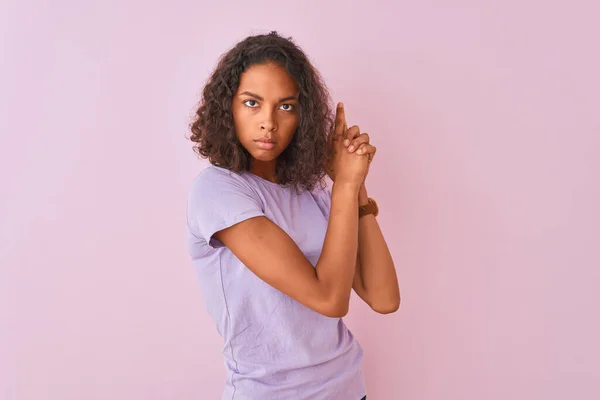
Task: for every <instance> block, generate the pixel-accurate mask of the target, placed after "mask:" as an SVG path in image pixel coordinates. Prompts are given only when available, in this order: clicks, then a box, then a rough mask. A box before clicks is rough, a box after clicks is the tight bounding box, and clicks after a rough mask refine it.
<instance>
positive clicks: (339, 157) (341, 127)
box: [327, 103, 369, 186]
mask: <svg viewBox="0 0 600 400" xmlns="http://www.w3.org/2000/svg"><path fill="white" fill-rule="evenodd" d="M359 133H360V130H359V128H358V126H353V127H351V128H350V129H347V127H346V116H345V113H344V105H343V104H342V103H339V104H338V106H337V109H336V114H335V129H334V131H333V132H332V133H331V134H330V135H329V145H330V146H331V151H332V156H331V159H330V162H329V165H328V168H327V173H328V174H329V177H330V178H331V179H332V180H333V181H334V182H335V183H352V184H357V185H359V186H360V185H361V184H362V183H363V182H364V181H365V179H366V177H367V173H368V171H369V159H368V157H367V156H366V155H361V154H357V153H351V152H349V151H348V150H347V148H346V147H345V146H344V139H346V138H347V137H348V138H349V139H353V138H354V137H355V136H358V134H359Z"/></svg>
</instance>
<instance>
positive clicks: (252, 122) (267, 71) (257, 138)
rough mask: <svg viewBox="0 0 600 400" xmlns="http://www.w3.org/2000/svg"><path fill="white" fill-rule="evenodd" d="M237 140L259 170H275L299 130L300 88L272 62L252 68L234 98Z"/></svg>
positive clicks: (285, 72)
mask: <svg viewBox="0 0 600 400" xmlns="http://www.w3.org/2000/svg"><path fill="white" fill-rule="evenodd" d="M232 110H233V120H234V124H235V129H236V132H237V136H238V138H239V140H240V142H241V144H242V146H244V148H245V149H246V150H248V152H249V153H250V154H251V155H252V157H253V158H254V167H253V168H258V169H263V168H267V169H268V168H269V167H272V168H274V165H275V161H276V159H277V157H278V156H279V155H280V154H281V153H282V152H283V151H284V150H285V148H286V147H287V146H288V145H289V143H290V141H291V140H292V137H293V136H294V133H295V132H296V128H297V127H298V88H297V87H296V83H295V82H294V80H293V78H292V77H291V76H290V75H289V74H288V73H287V71H286V70H285V69H284V68H283V67H281V66H279V65H277V64H275V63H272V62H268V63H265V64H257V65H253V66H252V67H250V68H248V69H247V70H246V71H245V72H244V73H243V74H242V76H241V77H240V85H239V88H238V90H237V92H236V94H235V96H234V97H233V104H232Z"/></svg>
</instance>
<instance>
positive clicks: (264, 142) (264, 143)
mask: <svg viewBox="0 0 600 400" xmlns="http://www.w3.org/2000/svg"><path fill="white" fill-rule="evenodd" d="M256 146H257V147H258V148H259V149H263V150H271V149H272V148H274V147H275V141H274V140H273V139H258V140H257V141H256Z"/></svg>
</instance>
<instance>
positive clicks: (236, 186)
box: [190, 165, 252, 195]
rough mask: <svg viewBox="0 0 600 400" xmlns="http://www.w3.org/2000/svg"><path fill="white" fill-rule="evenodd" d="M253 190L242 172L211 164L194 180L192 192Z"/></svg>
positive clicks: (205, 193)
mask: <svg viewBox="0 0 600 400" xmlns="http://www.w3.org/2000/svg"><path fill="white" fill-rule="evenodd" d="M224 190H225V191H231V190H236V191H244V192H245V191H252V188H251V186H250V185H249V183H248V181H247V180H246V179H244V178H243V177H242V176H241V175H240V174H238V173H236V172H232V171H229V170H227V169H225V168H220V167H217V166H215V165H209V166H208V167H206V168H204V169H203V170H202V171H200V173H199V174H198V175H196V177H195V178H194V179H193V180H192V184H191V187H190V192H191V193H202V194H203V195H207V194H211V193H213V194H217V193H219V192H222V191H224Z"/></svg>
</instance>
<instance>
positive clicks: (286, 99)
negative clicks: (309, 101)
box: [240, 92, 298, 103]
mask: <svg viewBox="0 0 600 400" xmlns="http://www.w3.org/2000/svg"><path fill="white" fill-rule="evenodd" d="M242 95H246V96H250V97H254V98H255V99H257V100H260V101H264V100H265V99H263V98H262V97H260V96H259V95H257V94H256V93H252V92H242V93H240V96H242ZM288 100H298V98H297V97H296V96H288V97H284V98H282V99H279V102H280V103H282V102H284V101H288Z"/></svg>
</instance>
